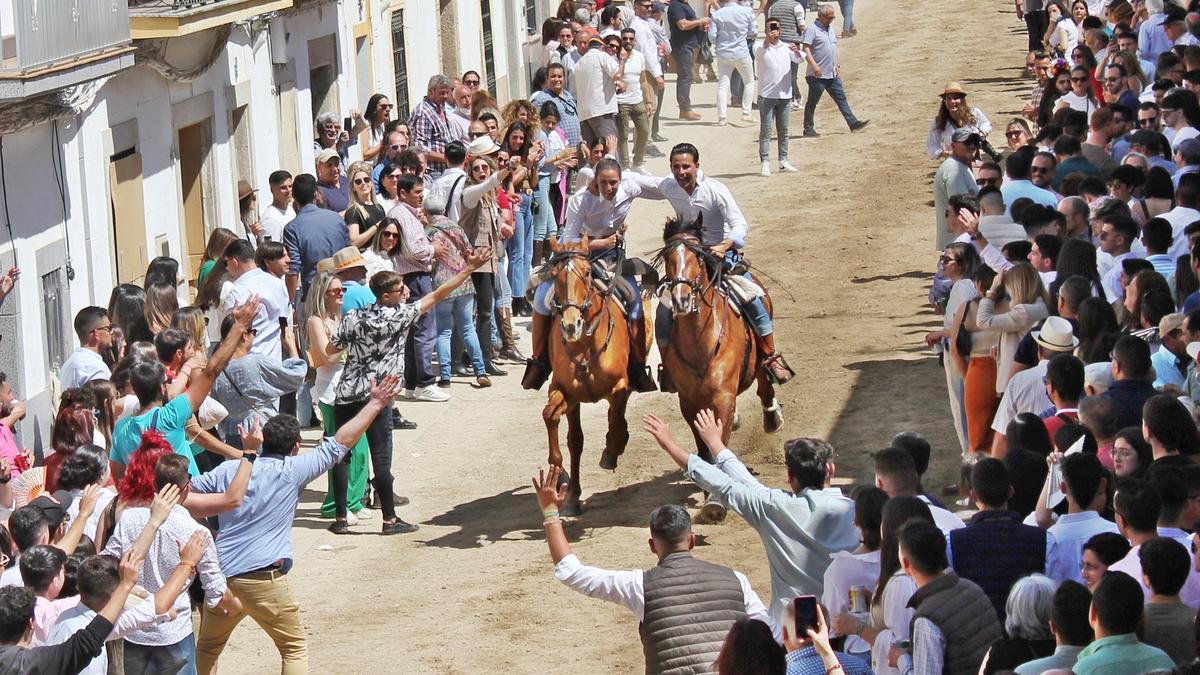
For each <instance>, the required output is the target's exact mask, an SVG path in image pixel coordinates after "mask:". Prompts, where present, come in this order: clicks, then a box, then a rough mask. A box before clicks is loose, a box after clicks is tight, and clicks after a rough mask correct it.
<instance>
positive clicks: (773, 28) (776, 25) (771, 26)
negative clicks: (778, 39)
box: [767, 23, 779, 30]
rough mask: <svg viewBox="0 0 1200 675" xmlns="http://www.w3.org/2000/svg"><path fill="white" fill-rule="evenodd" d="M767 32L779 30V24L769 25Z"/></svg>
mask: <svg viewBox="0 0 1200 675" xmlns="http://www.w3.org/2000/svg"><path fill="white" fill-rule="evenodd" d="M767 30H779V24H777V23H769V24H767Z"/></svg>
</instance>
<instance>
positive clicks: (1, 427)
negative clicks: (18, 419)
mask: <svg viewBox="0 0 1200 675" xmlns="http://www.w3.org/2000/svg"><path fill="white" fill-rule="evenodd" d="M20 454H21V449H20V448H18V447H17V439H16V437H14V436H13V432H12V429H9V428H8V425H7V424H0V459H4V460H5V461H7V462H8V466H9V468H10V469H11V471H12V477H13V478H16V477H17V476H20V475H21V470H20V469H18V468H17V456H18V455H20Z"/></svg>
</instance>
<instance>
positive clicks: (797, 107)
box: [792, 99, 803, 110]
mask: <svg viewBox="0 0 1200 675" xmlns="http://www.w3.org/2000/svg"><path fill="white" fill-rule="evenodd" d="M801 103H802V101H801V100H800V99H796V100H794V101H792V110H800V109H801V108H802V107H803V106H802V105H801Z"/></svg>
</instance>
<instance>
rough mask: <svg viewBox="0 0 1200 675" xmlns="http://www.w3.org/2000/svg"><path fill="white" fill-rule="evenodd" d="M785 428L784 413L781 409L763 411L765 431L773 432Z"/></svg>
mask: <svg viewBox="0 0 1200 675" xmlns="http://www.w3.org/2000/svg"><path fill="white" fill-rule="evenodd" d="M782 428H783V413H782V412H781V411H779V410H764V411H763V431H765V432H767V433H768V434H773V433H775V432H777V431H779V430H780V429H782Z"/></svg>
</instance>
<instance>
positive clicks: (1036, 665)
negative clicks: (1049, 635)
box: [1016, 645, 1083, 675]
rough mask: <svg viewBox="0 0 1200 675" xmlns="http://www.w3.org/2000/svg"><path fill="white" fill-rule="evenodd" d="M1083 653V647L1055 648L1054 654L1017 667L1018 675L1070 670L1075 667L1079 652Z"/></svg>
mask: <svg viewBox="0 0 1200 675" xmlns="http://www.w3.org/2000/svg"><path fill="white" fill-rule="evenodd" d="M1081 651H1083V647H1077V646H1075V645H1058V646H1057V647H1055V648H1054V654H1052V655H1050V656H1047V657H1045V658H1041V659H1034V660H1032V661H1027V662H1025V663H1022V664H1021V665H1019V666H1017V670H1016V673H1017V675H1041V674H1042V673H1044V672H1046V671H1047V670H1059V669H1062V670H1070V669H1071V666H1073V665H1075V659H1077V658H1079V652H1081Z"/></svg>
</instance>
